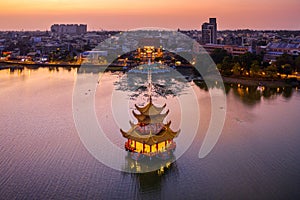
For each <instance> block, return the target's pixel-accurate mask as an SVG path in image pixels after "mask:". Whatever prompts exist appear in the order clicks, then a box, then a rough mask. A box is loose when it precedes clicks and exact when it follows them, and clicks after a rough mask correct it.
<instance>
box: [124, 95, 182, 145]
mask: <svg viewBox="0 0 300 200" xmlns="http://www.w3.org/2000/svg"><path fill="white" fill-rule="evenodd" d="M135 107H136V109H137V110H138V111H139V112H140V114H138V113H136V112H135V111H132V113H133V116H134V117H135V118H136V119H137V120H138V123H137V124H134V123H132V122H130V125H131V128H130V130H129V131H128V132H125V131H123V130H122V129H121V133H122V135H123V137H125V138H127V139H131V140H134V141H138V142H141V143H144V144H148V145H154V144H157V143H161V142H164V141H167V140H172V139H174V138H175V137H177V136H178V134H179V131H177V132H174V131H173V130H172V129H171V128H170V125H171V121H169V122H168V123H167V124H164V123H163V121H164V119H165V117H166V116H167V115H168V113H169V110H167V111H166V112H165V113H162V112H163V110H164V109H165V107H166V104H165V105H163V106H162V107H157V106H155V105H154V104H153V103H152V98H151V96H150V101H149V103H148V104H146V105H145V106H144V107H139V106H137V105H135Z"/></svg>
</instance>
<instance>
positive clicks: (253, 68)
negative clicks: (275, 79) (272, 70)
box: [250, 60, 260, 76]
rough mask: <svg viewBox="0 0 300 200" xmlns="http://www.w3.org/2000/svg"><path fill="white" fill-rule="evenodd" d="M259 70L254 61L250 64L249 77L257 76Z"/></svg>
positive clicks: (257, 64)
mask: <svg viewBox="0 0 300 200" xmlns="http://www.w3.org/2000/svg"><path fill="white" fill-rule="evenodd" d="M259 70H260V67H259V63H258V61H257V60H254V61H253V62H252V64H251V68H250V75H251V76H256V75H258V72H259Z"/></svg>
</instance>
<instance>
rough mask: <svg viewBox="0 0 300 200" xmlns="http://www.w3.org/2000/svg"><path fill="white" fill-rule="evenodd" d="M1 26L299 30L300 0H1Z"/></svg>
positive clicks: (45, 28) (28, 27) (29, 27)
mask: <svg viewBox="0 0 300 200" xmlns="http://www.w3.org/2000/svg"><path fill="white" fill-rule="evenodd" d="M0 1H1V3H0V5H1V6H0V7H1V12H0V16H1V20H0V30H22V29H23V30H38V29H39V30H49V29H50V26H51V24H54V23H84V24H88V29H89V30H99V29H105V30H112V29H115V30H128V29H132V28H141V27H163V28H171V29H177V28H180V29H200V26H201V24H202V23H203V22H205V21H207V20H208V18H209V17H217V20H218V26H219V29H242V28H250V29H300V20H299V19H300V0H285V1H283V0H105V1H104V0H10V1H9V0H0Z"/></svg>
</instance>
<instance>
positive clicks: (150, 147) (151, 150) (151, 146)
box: [150, 145, 152, 153]
mask: <svg viewBox="0 0 300 200" xmlns="http://www.w3.org/2000/svg"><path fill="white" fill-rule="evenodd" d="M151 152H152V145H150V153H151Z"/></svg>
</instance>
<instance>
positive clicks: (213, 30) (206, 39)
mask: <svg viewBox="0 0 300 200" xmlns="http://www.w3.org/2000/svg"><path fill="white" fill-rule="evenodd" d="M202 43H203V44H217V19H216V18H209V22H205V23H203V24H202Z"/></svg>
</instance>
